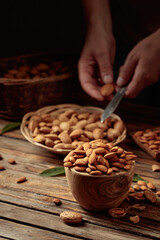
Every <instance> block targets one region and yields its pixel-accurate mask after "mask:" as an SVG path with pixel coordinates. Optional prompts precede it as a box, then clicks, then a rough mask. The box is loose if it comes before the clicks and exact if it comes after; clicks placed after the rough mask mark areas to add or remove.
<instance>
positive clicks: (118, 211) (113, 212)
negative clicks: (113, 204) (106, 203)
mask: <svg viewBox="0 0 160 240" xmlns="http://www.w3.org/2000/svg"><path fill="white" fill-rule="evenodd" d="M108 213H109V215H110V216H111V217H114V218H122V217H125V215H126V211H125V209H124V208H110V209H109V210H108Z"/></svg>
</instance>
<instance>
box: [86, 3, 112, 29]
mask: <svg viewBox="0 0 160 240" xmlns="http://www.w3.org/2000/svg"><path fill="white" fill-rule="evenodd" d="M83 7H84V14H85V19H86V24H87V27H88V29H90V28H92V27H94V26H99V25H100V26H101V27H103V28H104V29H105V31H106V32H112V17H111V12H110V6H109V0H83Z"/></svg>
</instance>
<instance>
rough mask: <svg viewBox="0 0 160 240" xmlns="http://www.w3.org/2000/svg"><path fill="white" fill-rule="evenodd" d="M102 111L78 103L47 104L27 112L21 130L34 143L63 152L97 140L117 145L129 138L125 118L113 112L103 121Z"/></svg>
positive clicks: (59, 152)
mask: <svg viewBox="0 0 160 240" xmlns="http://www.w3.org/2000/svg"><path fill="white" fill-rule="evenodd" d="M102 112H103V109H101V108H98V107H92V106H91V107H89V106H80V105H77V104H59V105H53V106H47V107H44V108H41V109H39V110H38V111H35V112H30V113H27V114H25V115H24V117H23V119H22V124H21V132H22V134H23V136H24V137H25V138H26V139H27V140H28V141H30V142H31V143H33V144H34V145H37V146H40V147H42V148H45V149H47V150H49V151H52V152H53V153H57V154H63V155H66V154H68V153H69V152H70V151H72V150H74V149H76V148H77V147H78V146H79V145H81V144H83V143H85V142H90V141H92V140H96V139H104V140H105V142H106V143H108V142H111V143H113V145H116V144H118V143H119V142H122V141H123V140H124V139H125V137H126V127H125V125H124V123H123V121H122V119H121V118H120V117H119V116H118V115H116V114H112V115H111V116H110V117H109V118H108V119H106V120H105V121H104V123H101V122H100V116H101V114H102Z"/></svg>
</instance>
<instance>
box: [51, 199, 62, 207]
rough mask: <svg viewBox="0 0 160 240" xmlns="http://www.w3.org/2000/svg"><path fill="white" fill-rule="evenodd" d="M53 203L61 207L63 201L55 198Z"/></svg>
mask: <svg viewBox="0 0 160 240" xmlns="http://www.w3.org/2000/svg"><path fill="white" fill-rule="evenodd" d="M53 202H54V203H55V205H57V206H59V205H61V200H60V199H59V198H54V199H53Z"/></svg>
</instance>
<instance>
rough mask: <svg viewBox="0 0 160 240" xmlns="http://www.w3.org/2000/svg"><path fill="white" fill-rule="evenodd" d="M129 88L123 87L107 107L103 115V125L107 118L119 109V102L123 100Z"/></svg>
mask: <svg viewBox="0 0 160 240" xmlns="http://www.w3.org/2000/svg"><path fill="white" fill-rule="evenodd" d="M126 89H127V87H122V88H120V89H119V91H118V92H117V93H116V94H115V96H114V97H113V98H112V100H111V101H110V102H109V104H108V105H107V107H106V108H105V109H104V112H103V113H102V115H101V122H102V123H103V122H104V120H105V119H106V118H108V117H109V116H110V115H111V114H112V113H113V112H114V111H115V109H116V108H117V106H118V104H119V102H120V101H121V99H122V98H123V96H124V94H125V92H126Z"/></svg>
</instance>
